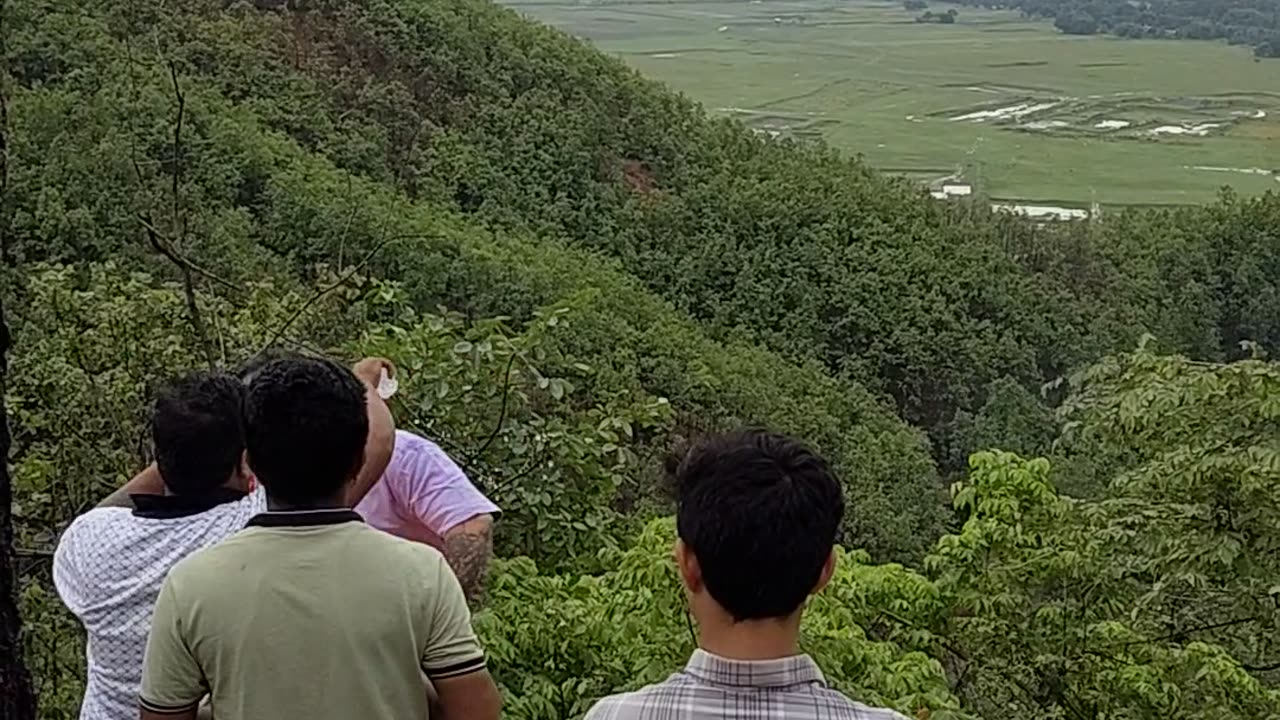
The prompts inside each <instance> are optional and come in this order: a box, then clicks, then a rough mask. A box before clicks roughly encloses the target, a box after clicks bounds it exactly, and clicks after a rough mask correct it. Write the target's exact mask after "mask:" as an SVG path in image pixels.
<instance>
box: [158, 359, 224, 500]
mask: <svg viewBox="0 0 1280 720" xmlns="http://www.w3.org/2000/svg"><path fill="white" fill-rule="evenodd" d="M243 402H244V386H243V385H242V384H241V383H240V382H239V381H238V380H236V378H234V377H232V376H231V375H228V374H226V373H220V372H194V373H191V374H189V375H185V376H183V377H180V378H178V379H177V380H174V381H172V382H171V383H169V384H168V385H165V386H164V387H162V388H161V389H160V391H159V392H158V393H156V399H155V404H154V405H153V406H152V411H151V443H152V445H153V446H154V449H155V456H156V466H157V467H158V468H159V469H160V476H161V477H163V478H164V484H165V485H166V486H167V487H168V488H169V491H170V492H172V493H174V494H175V495H191V494H199V493H203V492H208V491H210V490H213V489H214V488H217V487H218V486H220V485H222V484H224V483H226V482H227V479H228V478H230V477H231V474H232V473H233V472H235V470H236V468H237V467H238V466H239V464H240V458H241V456H242V455H243V453H244V424H243V423H242V421H241V416H240V412H241V407H242V405H243Z"/></svg>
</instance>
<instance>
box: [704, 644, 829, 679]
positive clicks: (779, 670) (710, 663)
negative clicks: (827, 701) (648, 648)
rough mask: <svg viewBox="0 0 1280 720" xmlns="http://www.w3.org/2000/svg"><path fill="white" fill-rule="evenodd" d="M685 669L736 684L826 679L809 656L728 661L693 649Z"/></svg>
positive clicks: (708, 677)
mask: <svg viewBox="0 0 1280 720" xmlns="http://www.w3.org/2000/svg"><path fill="white" fill-rule="evenodd" d="M684 671H685V673H687V674H689V675H692V676H693V677H695V678H697V679H699V680H703V681H705V682H709V683H714V684H717V685H732V686H739V687H785V686H788V685H803V684H806V683H815V682H816V683H825V682H826V679H825V678H824V677H823V676H822V671H821V670H819V669H818V664H817V663H815V662H814V661H813V659H812V658H810V657H809V656H808V655H792V656H791V657H785V658H777V659H775V660H730V659H729V658H723V657H720V656H719V655H712V654H711V653H709V652H707V651H706V650H703V649H701V648H698V649H697V650H694V651H693V656H692V657H690V658H689V662H688V664H687V665H685V668H684Z"/></svg>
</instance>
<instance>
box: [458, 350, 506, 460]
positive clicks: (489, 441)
mask: <svg viewBox="0 0 1280 720" xmlns="http://www.w3.org/2000/svg"><path fill="white" fill-rule="evenodd" d="M518 354H519V353H517V352H516V349H515V348H514V347H512V348H511V357H510V358H508V359H507V370H506V372H505V373H504V376H503V380H502V409H501V410H499V411H498V422H497V424H495V425H494V426H493V432H491V433H489V437H488V438H486V439H485V441H484V443H482V444H481V445H480V449H479V450H476V451H475V452H474V453H471V454H469V455H468V456H467V462H468V464H471V463H474V462H475V461H476V460H477V459H479V458H480V457H481V456H483V455H484V453H485V451H486V450H488V449H489V446H490V445H492V444H493V441H494V440H495V439H497V437H498V433H500V432H502V423H504V422H506V420H507V402H508V401H509V400H510V399H511V366H513V365H515V363H516V356H517V355H518Z"/></svg>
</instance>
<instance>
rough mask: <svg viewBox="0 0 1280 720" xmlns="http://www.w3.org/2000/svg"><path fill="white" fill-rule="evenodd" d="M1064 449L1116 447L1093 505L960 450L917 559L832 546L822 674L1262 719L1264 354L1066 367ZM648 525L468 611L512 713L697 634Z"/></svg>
mask: <svg viewBox="0 0 1280 720" xmlns="http://www.w3.org/2000/svg"><path fill="white" fill-rule="evenodd" d="M1078 382H1079V383H1080V385H1079V387H1078V389H1077V394H1076V395H1074V399H1073V401H1072V403H1071V404H1070V405H1069V414H1070V416H1071V417H1072V422H1073V423H1074V425H1073V432H1074V433H1077V434H1078V435H1077V436H1076V437H1077V439H1076V440H1075V441H1076V442H1080V440H1079V439H1078V438H1079V437H1081V436H1087V437H1089V438H1091V442H1093V443H1095V444H1094V446H1093V447H1094V448H1095V449H1097V450H1100V451H1105V452H1110V453H1119V454H1124V455H1125V456H1126V457H1127V458H1128V462H1127V463H1116V464H1115V465H1113V466H1112V467H1114V468H1116V474H1115V476H1114V477H1113V478H1112V482H1111V483H1110V487H1109V488H1108V490H1107V492H1106V494H1105V497H1104V498H1103V499H1099V500H1091V501H1082V500H1078V499H1073V498H1070V497H1066V496H1063V495H1060V494H1059V493H1058V492H1057V491H1056V490H1055V489H1054V486H1053V480H1052V478H1053V475H1054V472H1053V470H1052V469H1051V467H1050V463H1049V462H1048V461H1047V460H1044V459H1035V460H1026V459H1023V458H1020V457H1018V456H1016V455H1013V454H1010V453H1004V452H990V453H979V454H976V455H975V456H974V457H973V458H972V460H971V472H970V474H969V476H968V478H967V479H965V480H964V481H963V482H960V483H958V484H957V486H956V487H955V490H954V497H955V506H956V509H957V511H959V512H961V513H963V514H965V515H966V516H967V520H966V521H965V523H964V526H963V528H962V529H961V530H960V531H959V532H957V533H956V534H953V535H947V536H944V537H943V538H942V539H941V540H939V542H938V543H937V545H936V547H935V548H934V550H933V552H932V553H931V554H930V555H929V557H928V558H927V560H926V562H925V567H924V570H923V571H922V572H917V571H912V570H909V569H904V568H902V567H901V566H897V565H870V564H868V563H867V558H866V556H865V555H863V554H861V553H857V552H854V553H847V552H846V553H844V555H843V557H842V564H841V570H840V572H839V573H838V574H837V576H836V578H835V580H834V581H833V582H832V584H831V586H830V587H829V588H828V589H827V590H826V591H824V592H823V593H822V594H821V595H820V596H818V597H817V598H815V599H814V600H813V601H812V603H811V606H810V610H809V613H808V615H807V620H806V623H805V626H804V640H803V643H804V647H805V649H806V650H807V651H809V652H811V653H813V654H814V655H815V656H816V657H817V658H818V660H819V662H820V663H821V664H822V665H823V667H824V668H825V669H826V671H827V673H828V675H829V677H830V679H831V681H832V682H833V684H834V685H836V686H837V687H839V688H841V689H842V690H845V691H847V692H849V693H851V694H852V695H854V696H855V697H860V698H862V699H865V700H867V701H869V702H876V703H885V704H888V705H892V706H894V707H896V708H898V709H899V710H901V711H903V712H905V713H907V714H909V715H917V716H919V717H932V718H947V717H983V718H992V719H994V718H1005V717H1038V718H1081V719H1082V718H1153V719H1154V718H1171V717H1172V718H1197V719H1204V720H1210V719H1212V720H1228V719H1229V718H1241V717H1275V716H1276V712H1275V707H1276V703H1277V702H1280V691H1278V690H1277V689H1276V686H1275V682H1274V680H1275V677H1274V671H1275V669H1276V668H1277V667H1280V664H1278V663H1277V660H1278V659H1280V648H1277V647H1276V645H1275V641H1274V638H1275V637H1276V630H1277V626H1276V623H1277V621H1280V611H1278V610H1277V607H1276V605H1277V603H1276V600H1277V596H1278V595H1280V585H1278V584H1277V581H1278V580H1280V568H1277V566H1276V549H1277V545H1278V544H1280V530H1277V528H1280V523H1277V517H1276V513H1277V512H1280V366H1277V365H1276V364H1274V363H1265V362H1261V361H1246V362H1239V363H1235V364H1232V365H1227V366H1210V365H1201V364H1196V363H1192V362H1190V361H1187V360H1184V359H1181V358H1168V357H1160V356H1156V355H1152V354H1149V353H1147V352H1145V351H1139V352H1138V353H1136V354H1133V355H1129V356H1122V357H1116V358H1110V359H1108V360H1107V361H1106V362H1105V363H1103V364H1101V365H1099V366H1097V367H1095V368H1093V369H1092V370H1090V371H1089V372H1088V373H1086V374H1084V376H1082V377H1081V378H1079V380H1078ZM670 541H671V525H670V523H669V521H662V522H657V523H656V524H653V525H651V526H650V527H649V528H648V529H647V530H646V532H645V533H644V534H643V535H642V536H641V538H640V540H639V541H638V542H637V544H636V545H635V546H634V547H633V548H632V549H631V550H629V551H627V552H626V553H625V554H623V555H622V557H621V559H620V560H619V561H617V569H616V570H613V571H610V572H606V573H604V574H601V575H589V576H575V575H538V574H537V571H536V569H535V568H534V566H533V564H532V563H531V562H529V561H526V560H513V561H507V562H506V563H504V565H503V571H502V575H501V576H500V579H499V581H498V582H497V583H496V584H495V586H494V589H493V597H492V598H491V602H490V605H489V607H488V608H487V609H486V610H485V611H484V613H482V615H481V616H480V619H479V623H480V627H481V629H482V631H483V633H484V635H485V638H486V639H487V641H488V642H489V643H490V644H491V646H492V648H493V658H494V664H495V668H496V669H497V672H498V674H499V677H501V678H502V681H503V683H504V686H505V688H506V689H507V691H508V693H509V694H510V696H511V697H513V698H515V701H514V702H513V703H512V705H511V712H512V714H513V716H514V717H522V718H523V717H528V718H561V717H572V716H573V715H574V714H575V713H577V712H580V711H581V710H582V709H584V707H585V706H586V704H587V703H588V700H587V699H584V698H583V697H582V695H583V694H584V693H585V694H586V695H587V696H588V697H592V696H596V695H600V694H603V693H606V692H610V691H616V690H619V689H629V688H634V687H636V686H638V685H641V684H644V683H646V682H651V681H653V680H655V679H658V678H659V677H661V676H663V675H665V674H666V673H668V672H670V671H671V670H672V669H673V668H675V667H678V665H679V663H680V662H682V660H683V658H684V657H685V655H686V654H687V652H688V650H689V649H690V648H691V647H692V643H693V640H692V635H691V632H692V631H691V629H690V628H689V627H688V625H687V624H686V620H685V617H684V614H683V613H684V611H683V605H682V602H683V600H682V598H681V597H680V594H679V590H678V587H677V585H676V580H675V574H674V569H673V568H672V567H671V566H670V561H669V557H670V552H669V550H670Z"/></svg>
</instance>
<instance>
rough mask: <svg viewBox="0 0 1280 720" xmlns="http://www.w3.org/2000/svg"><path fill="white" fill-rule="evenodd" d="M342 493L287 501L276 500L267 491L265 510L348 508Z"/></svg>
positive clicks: (287, 510) (304, 510)
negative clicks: (314, 499) (316, 498)
mask: <svg viewBox="0 0 1280 720" xmlns="http://www.w3.org/2000/svg"><path fill="white" fill-rule="evenodd" d="M344 500H345V498H344V497H343V496H342V495H338V496H336V497H330V498H325V499H324V500H317V501H315V502H308V503H289V502H284V501H282V500H276V499H275V498H273V497H271V494H270V493H267V510H270V511H271V512H320V511H324V510H350V509H351V507H350V506H349V505H347V504H346V503H345V502H344Z"/></svg>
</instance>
